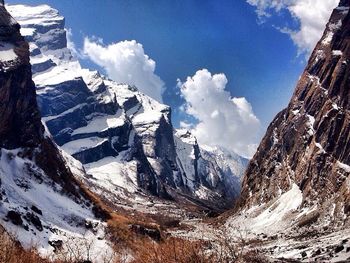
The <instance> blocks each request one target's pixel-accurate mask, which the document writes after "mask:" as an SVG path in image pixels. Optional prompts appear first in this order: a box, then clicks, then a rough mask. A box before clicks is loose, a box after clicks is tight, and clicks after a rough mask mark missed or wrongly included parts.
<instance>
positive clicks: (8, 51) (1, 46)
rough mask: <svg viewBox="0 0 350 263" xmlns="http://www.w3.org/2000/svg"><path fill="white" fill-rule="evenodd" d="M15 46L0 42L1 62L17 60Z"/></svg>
mask: <svg viewBox="0 0 350 263" xmlns="http://www.w3.org/2000/svg"><path fill="white" fill-rule="evenodd" d="M14 48H15V47H14V45H12V44H10V43H6V42H0V61H2V62H9V61H14V60H16V59H17V55H16V53H15V51H14Z"/></svg>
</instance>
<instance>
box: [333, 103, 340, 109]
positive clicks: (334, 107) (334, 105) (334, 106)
mask: <svg viewBox="0 0 350 263" xmlns="http://www.w3.org/2000/svg"><path fill="white" fill-rule="evenodd" d="M332 108H333V109H335V110H339V107H338V105H337V104H336V103H334V102H333V103H332Z"/></svg>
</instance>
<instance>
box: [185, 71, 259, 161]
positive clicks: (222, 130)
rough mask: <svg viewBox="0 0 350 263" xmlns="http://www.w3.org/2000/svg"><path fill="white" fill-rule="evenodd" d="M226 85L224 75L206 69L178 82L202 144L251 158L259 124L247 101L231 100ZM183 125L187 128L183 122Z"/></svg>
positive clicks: (193, 129)
mask: <svg viewBox="0 0 350 263" xmlns="http://www.w3.org/2000/svg"><path fill="white" fill-rule="evenodd" d="M226 84H227V78H226V76H225V75H224V74H214V75H212V74H211V73H210V72H209V71H208V70H207V69H202V70H199V71H197V72H196V74H195V75H194V76H193V77H187V80H186V82H184V83H181V82H179V83H178V86H179V87H180V90H181V94H182V96H183V98H184V99H185V101H186V102H185V105H184V108H185V112H186V113H187V114H189V115H192V116H193V117H195V118H196V119H197V120H198V124H197V125H194V127H193V128H192V132H193V134H194V135H195V136H196V137H197V139H198V141H199V142H200V143H203V144H207V145H209V146H217V145H218V146H221V147H225V148H228V149H230V150H233V151H235V152H236V153H238V154H240V155H243V156H245V157H252V155H253V154H254V152H255V150H256V147H257V145H256V140H257V133H258V130H259V128H260V122H259V120H258V119H257V117H256V116H255V115H254V113H253V110H252V107H251V105H250V103H249V102H248V101H247V100H246V99H245V98H231V95H230V93H229V92H228V91H226V90H225V87H226ZM182 126H185V127H186V126H188V125H187V124H186V123H182Z"/></svg>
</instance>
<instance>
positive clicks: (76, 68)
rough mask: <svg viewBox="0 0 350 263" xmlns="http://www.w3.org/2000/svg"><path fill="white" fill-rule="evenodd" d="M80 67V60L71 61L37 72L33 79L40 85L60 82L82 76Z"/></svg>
mask: <svg viewBox="0 0 350 263" xmlns="http://www.w3.org/2000/svg"><path fill="white" fill-rule="evenodd" d="M80 69H81V67H80V64H79V62H77V61H71V62H68V63H64V64H62V65H59V66H56V67H52V68H50V69H49V70H47V71H45V72H40V73H37V74H35V75H34V76H33V81H34V82H35V83H36V84H37V85H39V86H46V85H55V84H59V83H62V82H65V81H69V80H74V79H76V78H79V77H81V74H80Z"/></svg>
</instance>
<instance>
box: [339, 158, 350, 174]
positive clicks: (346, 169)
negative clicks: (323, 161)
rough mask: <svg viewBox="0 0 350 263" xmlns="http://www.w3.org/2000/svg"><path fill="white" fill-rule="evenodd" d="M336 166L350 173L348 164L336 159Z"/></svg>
mask: <svg viewBox="0 0 350 263" xmlns="http://www.w3.org/2000/svg"><path fill="white" fill-rule="evenodd" d="M337 166H338V167H339V168H341V169H343V170H344V171H345V172H347V173H350V166H349V165H347V164H345V163H342V162H339V161H337Z"/></svg>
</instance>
